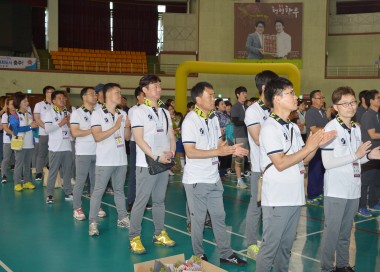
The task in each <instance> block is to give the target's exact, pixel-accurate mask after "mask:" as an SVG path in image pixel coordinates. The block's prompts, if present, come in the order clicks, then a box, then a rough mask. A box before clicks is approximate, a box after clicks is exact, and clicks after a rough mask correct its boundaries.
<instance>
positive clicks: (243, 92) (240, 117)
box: [231, 86, 249, 189]
mask: <svg viewBox="0 0 380 272" xmlns="http://www.w3.org/2000/svg"><path fill="white" fill-rule="evenodd" d="M235 96H236V98H237V100H238V101H237V102H236V103H235V105H233V106H232V108H231V120H232V123H233V124H234V137H235V143H236V144H243V145H242V146H243V148H245V149H249V145H248V134H247V127H246V125H245V123H244V118H245V111H246V110H247V106H246V105H245V104H244V102H245V101H246V100H247V88H245V87H243V86H240V87H237V88H236V89H235ZM243 164H244V158H235V174H236V178H237V187H238V188H241V189H246V188H248V186H247V185H246V184H245V182H244V181H243V178H242V176H241V174H242V169H243V167H242V165H243Z"/></svg>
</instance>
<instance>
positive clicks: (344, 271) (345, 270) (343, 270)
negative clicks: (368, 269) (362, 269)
mask: <svg viewBox="0 0 380 272" xmlns="http://www.w3.org/2000/svg"><path fill="white" fill-rule="evenodd" d="M335 271H336V272H355V270H354V269H353V268H352V267H351V266H346V267H340V268H338V267H336V268H335Z"/></svg>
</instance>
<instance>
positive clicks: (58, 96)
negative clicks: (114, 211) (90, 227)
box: [40, 91, 73, 204]
mask: <svg viewBox="0 0 380 272" xmlns="http://www.w3.org/2000/svg"><path fill="white" fill-rule="evenodd" d="M51 101H52V102H53V105H54V106H53V108H52V109H50V110H49V111H48V112H46V113H45V115H44V117H43V120H42V121H43V122H44V124H45V131H46V133H47V134H48V135H49V142H48V144H49V177H48V182H47V187H46V193H47V198H46V203H47V204H53V203H54V197H53V195H54V185H55V182H56V180H57V175H58V171H59V169H60V168H61V167H62V173H63V177H62V179H63V190H64V192H65V200H73V188H72V186H71V182H70V180H71V175H72V172H71V171H72V169H71V166H72V155H71V143H70V136H71V133H70V123H69V120H70V116H69V114H68V112H67V109H66V107H65V94H64V92H63V91H54V92H53V93H52V94H51ZM40 143H41V141H40ZM40 147H41V146H40Z"/></svg>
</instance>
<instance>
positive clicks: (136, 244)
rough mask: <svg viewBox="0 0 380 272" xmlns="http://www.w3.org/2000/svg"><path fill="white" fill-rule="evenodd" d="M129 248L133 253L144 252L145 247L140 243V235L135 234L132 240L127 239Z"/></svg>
mask: <svg viewBox="0 0 380 272" xmlns="http://www.w3.org/2000/svg"><path fill="white" fill-rule="evenodd" d="M129 248H130V249H131V251H132V252H133V253H135V254H144V253H146V250H145V247H144V246H143V244H142V243H141V237H140V236H136V237H135V238H133V239H132V240H130V241H129Z"/></svg>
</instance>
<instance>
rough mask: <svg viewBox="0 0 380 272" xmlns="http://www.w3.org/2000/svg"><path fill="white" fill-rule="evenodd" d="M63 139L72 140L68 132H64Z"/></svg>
mask: <svg viewBox="0 0 380 272" xmlns="http://www.w3.org/2000/svg"><path fill="white" fill-rule="evenodd" d="M62 138H63V139H64V140H67V139H69V138H70V136H69V132H68V131H67V130H62Z"/></svg>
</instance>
